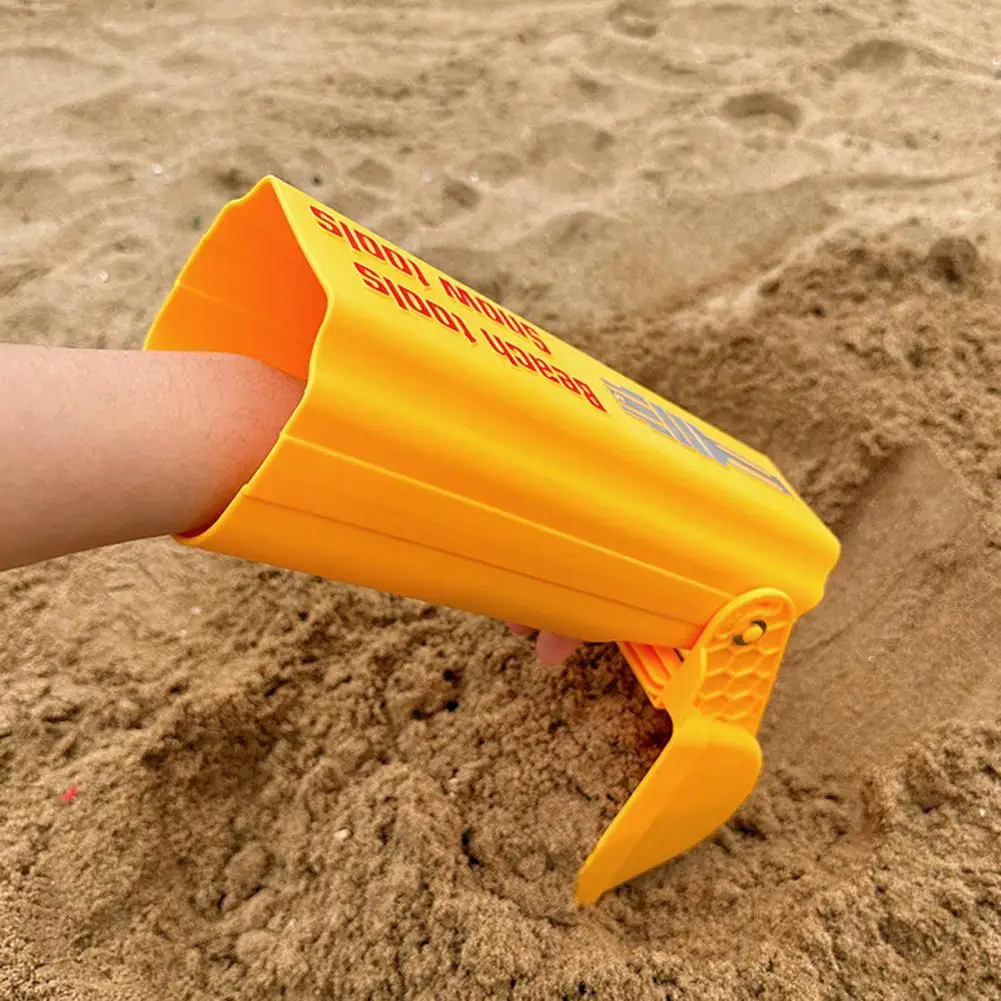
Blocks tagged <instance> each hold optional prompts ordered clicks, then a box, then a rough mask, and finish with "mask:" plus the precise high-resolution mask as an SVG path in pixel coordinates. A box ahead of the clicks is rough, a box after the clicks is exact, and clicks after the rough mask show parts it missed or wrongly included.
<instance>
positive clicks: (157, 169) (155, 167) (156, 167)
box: [149, 163, 163, 177]
mask: <svg viewBox="0 0 1001 1001" xmlns="http://www.w3.org/2000/svg"><path fill="white" fill-rule="evenodd" d="M149 169H150V170H152V171H153V173H154V174H155V175H156V176H157V177H159V176H160V175H161V174H162V173H163V164H162V163H152V164H150V168H149Z"/></svg>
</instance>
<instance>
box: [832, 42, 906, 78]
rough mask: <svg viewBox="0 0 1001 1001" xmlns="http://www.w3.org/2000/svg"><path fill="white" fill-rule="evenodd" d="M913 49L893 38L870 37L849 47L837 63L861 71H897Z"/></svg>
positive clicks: (842, 66) (842, 67) (845, 67)
mask: <svg viewBox="0 0 1001 1001" xmlns="http://www.w3.org/2000/svg"><path fill="white" fill-rule="evenodd" d="M910 53H911V49H910V47H909V46H907V45H905V44H904V43H903V42H898V41H895V40H894V39H892V38H868V39H866V40H865V41H864V42H856V43H855V44H854V45H852V46H851V47H850V48H849V49H847V50H846V51H845V52H844V54H843V55H842V56H841V58H840V59H838V61H837V65H838V66H839V67H840V68H841V69H844V70H856V71H858V72H860V73H882V72H886V71H892V72H896V71H898V70H900V69H902V68H903V66H904V63H906V62H907V57H908V55H910Z"/></svg>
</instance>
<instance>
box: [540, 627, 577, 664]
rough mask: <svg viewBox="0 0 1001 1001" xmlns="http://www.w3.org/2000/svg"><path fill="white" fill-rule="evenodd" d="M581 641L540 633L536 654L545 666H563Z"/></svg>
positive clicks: (554, 634)
mask: <svg viewBox="0 0 1001 1001" xmlns="http://www.w3.org/2000/svg"><path fill="white" fill-rule="evenodd" d="M579 646H580V640H575V639H571V638H570V637H569V636H560V635H559V634H558V633H539V638H538V640H537V641H536V643H535V653H536V656H537V657H538V658H539V660H541V661H542V663H543V664H562V663H563V661H565V660H566V659H567V657H569V656H570V654H572V653H573V652H574V651H575V650H576V649H577V648H578V647H579Z"/></svg>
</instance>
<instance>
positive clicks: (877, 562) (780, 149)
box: [0, 0, 1001, 1001]
mask: <svg viewBox="0 0 1001 1001" xmlns="http://www.w3.org/2000/svg"><path fill="white" fill-rule="evenodd" d="M990 7H991V5H989V4H979V3H974V2H960V0H946V2H941V0H939V2H936V0H877V2H873V3H869V4H865V5H861V4H856V5H852V4H848V3H845V2H841V0H839V2H817V0H800V2H797V3H794V4H781V5H774V6H768V5H761V4H757V3H749V2H743V0H741V2H728V3H719V4H706V3H693V4H678V3H667V2H664V3H657V2H649V3H644V2H637V0H626V2H624V3H619V4H609V3H605V2H595V0H580V2H578V3H575V4H569V3H563V2H561V0H533V2H529V0H520V2H514V3H503V4H501V3H495V4H486V3H483V2H474V0H465V2H463V0H432V2H431V3H429V4H421V5H417V4H411V3H405V2H403V0H381V2H380V3H373V4H359V3H353V2H350V0H343V2H334V3H330V4H322V5H321V4H316V3H312V2H309V0H288V2H287V3H284V4H282V5H269V4H265V3H263V2H261V0H234V2H232V3H226V4H209V3H205V2H203V0H178V2H175V3H169V4H168V3H164V2H162V0H161V2H159V3H158V2H156V0H145V2H126V0H122V2H118V3H111V2H107V0H78V2H75V3H68V2H65V0H23V2H21V0H0V138H2V142H0V337H3V338H4V339H8V340H16V341H26V342H38V343H49V344H77V345H107V346H114V347H120V346H137V345H138V344H140V343H141V339H142V336H143V334H144V331H145V328H146V326H147V325H148V323H149V321H150V320H151V318H152V316H153V315H154V312H155V310H156V309H157V307H158V305H159V303H160V302H161V301H162V299H163V296H164V294H165V293H166V291H167V289H168V287H169V285H170V283H171V281H172V280H173V278H174V276H175V275H176V273H177V271H178V269H179V268H180V267H181V265H182V264H183V262H184V260H185V258H186V256H187V254H188V252H189V251H190V250H191V248H192V247H193V246H194V244H195V242H196V240H197V239H198V237H199V234H200V233H201V232H202V231H203V230H204V227H205V226H206V225H207V223H208V221H209V220H210V219H211V218H212V216H213V215H214V213H215V212H216V211H218V209H219V208H220V207H221V205H222V204H223V203H224V202H225V201H226V200H228V199H229V198H230V197H233V196H236V195H238V194H242V193H243V192H244V191H245V190H246V189H247V188H249V186H250V185H251V184H252V183H253V182H254V181H255V180H257V179H258V177H260V176H261V175H263V174H264V173H267V172H269V171H274V172H277V173H279V174H280V175H281V176H283V177H285V178H286V179H287V180H289V181H291V182H292V183H293V184H296V185H297V186H299V187H302V188H304V189H306V190H309V191H311V192H313V193H314V194H315V195H316V196H317V197H319V198H320V199H322V200H323V201H326V202H328V203H329V204H331V205H334V206H335V207H337V208H339V209H341V210H342V211H344V212H346V213H347V214H349V215H352V216H354V217H355V218H357V219H358V220H359V221H361V222H363V223H365V224H367V225H369V226H371V227H373V228H374V229H376V230H378V231H380V232H382V233H384V234H385V235H386V236H387V237H389V238H391V239H393V240H395V241H397V242H399V243H401V244H403V245H405V246H406V247H408V248H409V249H410V250H412V251H413V252H415V253H418V254H421V255H424V256H425V257H427V258H428V259H430V260H431V261H433V262H434V263H435V264H437V265H439V266H441V267H443V268H445V269H446V270H450V271H452V272H454V273H455V274H456V275H457V276H458V277H460V278H462V279H464V280H466V281H468V282H469V283H471V284H473V285H474V286H476V287H479V288H481V289H482V290H483V291H485V292H487V293H489V294H491V295H493V296H495V297H497V298H499V299H501V300H502V301H503V302H504V303H505V304H507V305H508V306H510V307H511V308H512V309H515V310H517V311H519V312H522V313H524V314H525V315H526V316H528V317H529V318H531V319H532V320H534V321H535V322H537V323H539V324H542V325H543V326H547V327H549V328H550V329H552V330H553V331H554V332H555V333H557V334H558V335H560V336H563V337H565V338H567V339H568V340H570V341H572V342H574V343H576V344H578V345H580V346H581V347H583V348H584V349H586V350H588V351H590V352H592V353H594V354H595V355H596V356H598V357H600V358H602V359H603V360H604V361H606V362H608V363H609V364H611V365H613V366H614V367H616V368H619V369H620V370H622V371H624V372H626V373H628V374H629V375H631V376H633V377H635V378H637V379H639V380H640V381H642V382H644V383H646V384H647V385H649V386H651V387H652V388H654V389H656V390H657V391H659V392H662V393H663V394H665V395H667V396H668V397H670V398H672V399H674V400H676V401H677V402H679V403H680V404H682V405H684V406H686V407H688V408H689V409H691V410H693V411H694V412H696V413H698V414H700V415H702V416H704V417H706V418H708V419H709V420H712V421H714V422H716V423H717V424H719V425H720V426H721V427H723V428H725V429H726V430H728V431H730V432H732V433H734V434H736V435H738V436H740V437H742V438H744V439H745V440H747V441H748V442H749V443H751V444H753V445H755V446H757V447H760V448H762V449H764V450H765V451H767V452H768V453H769V454H770V455H772V456H773V457H774V458H775V459H776V461H778V462H779V464H780V465H781V466H782V468H783V469H784V471H785V472H786V473H787V474H788V475H789V477H790V478H791V479H792V480H793V482H794V483H795V484H796V485H797V487H798V488H799V489H800V490H801V491H802V493H803V495H804V496H805V497H806V499H807V500H808V501H809V502H810V503H811V504H813V505H814V506H815V508H816V510H817V511H818V512H819V513H820V515H821V516H822V517H823V518H824V519H825V520H826V521H827V522H828V523H829V524H830V525H831V526H832V527H833V528H834V529H835V531H836V532H837V533H838V535H839V536H840V537H841V538H842V540H843V542H844V558H843V561H842V563H841V565H840V567H839V569H838V571H837V573H836V574H835V576H834V578H833V580H832V582H831V588H830V593H829V596H828V598H827V600H826V601H825V603H824V604H823V605H822V606H821V607H820V608H819V609H818V610H817V611H816V612H815V613H814V614H813V615H811V616H809V617H808V618H806V619H804V620H803V621H802V622H801V623H800V625H799V627H798V629H797V633H796V636H795V641H794V644H793V646H792V648H791V650H790V653H789V656H788V658H787V661H786V663H785V665H784V668H783V671H782V674H781V677H780V681H779V685H778V688H777V691H776V694H775V697H774V699H773V702H772V704H771V706H770V708H769V712H768V715H767V718H766V721H765V725H764V728H763V731H762V740H763V744H764V749H765V759H766V770H765V774H764V777H763V779H762V781H761V783H760V785H759V787H758V789H757V790H756V791H755V793H754V795H753V796H752V798H751V800H750V801H749V802H748V804H747V805H746V806H745V807H744V808H743V809H742V810H741V811H740V813H739V815H738V816H737V817H736V818H734V820H733V821H732V822H731V823H729V824H728V825H727V826H726V827H725V828H724V829H723V830H721V831H720V832H719V833H718V834H717V835H716V836H714V837H713V838H711V839H710V840H708V841H707V842H706V843H704V844H703V845H701V846H700V847H699V848H698V849H697V850H695V851H693V852H691V853H690V854H689V855H688V856H686V857H685V858H683V859H681V860H680V861H677V862H676V863H673V864H671V865H669V866H665V867H663V868H662V869H660V870H658V871H657V872H655V873H653V874H650V875H648V876H645V877H643V878H641V879H639V880H637V881H636V882H634V883H632V884H630V885H629V886H627V887H624V888H622V889H620V890H618V891H616V892H615V893H612V894H610V895H608V896H607V897H606V898H605V899H604V900H603V901H602V902H601V903H600V904H599V905H598V906H597V907H596V908H594V909H591V910H586V911H580V910H578V909H576V908H575V907H574V906H573V904H572V899H571V887H572V882H573V877H574V874H575V872H576V869H577V867H578V866H579V865H580V863H581V861H582V860H583V859H584V857H585V856H586V854H587V852H588V850H589V849H590V847H591V845H592V844H593V842H594V840H595V838H596V836H597V834H598V833H599V832H600V830H601V829H602V827H603V825H604V824H606V823H607V822H608V820H609V818H610V817H611V816H612V815H613V814H614V812H615V810H616V809H617V807H618V805H619V804H621V802H622V801H623V800H624V798H625V796H626V795H627V794H628V792H629V790H630V789H631V788H633V787H634V786H635V784H636V782H637V781H638V779H639V777H640V775H641V774H642V773H643V771H644V769H645V768H646V767H647V765H648V764H649V763H650V761H651V760H652V759H653V757H654V756H655V755H656V753H657V751H658V748H659V747H660V745H661V744H662V743H663V740H664V738H665V732H664V726H663V719H662V717H661V716H660V715H659V714H657V713H655V712H654V711H653V710H651V709H650V708H649V707H648V706H647V705H646V704H645V702H644V700H643V698H642V695H641V693H640V692H639V690H638V688H637V685H636V684H635V682H634V681H633V680H632V678H631V676H630V674H629V672H628V670H627V669H626V668H625V665H624V664H623V662H622V661H621V659H620V658H619V656H618V655H617V654H616V653H615V651H614V650H612V649H611V648H606V647H597V646H596V647H588V648H586V649H585V650H584V651H583V652H582V653H581V654H580V655H578V656H576V657H574V658H573V659H572V660H571V661H570V662H569V663H568V664H567V665H566V666H565V667H564V668H562V669H553V668H547V667H544V666H542V665H540V664H538V663H537V662H535V660H534V659H533V657H532V654H531V650H530V647H529V646H528V644H527V643H526V642H525V641H523V640H519V639H517V638H515V637H513V636H510V635H508V634H507V633H506V632H505V630H504V629H503V627H502V626H501V625H499V624H498V623H494V622H489V621H484V620H481V619H477V618H473V617H471V616H468V615H465V614H463V613H460V612H455V611H451V610H447V609H441V608H434V607H428V606H424V605H422V604H421V603H419V602H415V601H410V600H404V599H400V598H396V597H392V596H387V595H379V594H373V593H370V592H366V591H361V590H358V589H354V588H350V587H345V586H341V585H338V584H336V583H332V582H327V581H322V580H317V579H311V578H306V577H301V576H296V575H292V574H289V573H284V572H279V571H276V570H272V569H267V568H262V567H259V566H254V565H250V564H245V563H241V562H239V561H235V560H227V559H222V558H214V557H211V556H209V555H206V554H200V553H196V552H190V551H187V550H182V549H181V548H180V547H176V546H174V545H172V544H171V543H169V542H165V541H156V542H150V543H144V544H139V545H133V546H125V547H121V548H117V549H113V550H108V551H105V552H100V553H92V554H87V555H81V556H78V557H74V558H70V559H64V560H58V561H55V562H53V563H50V564H46V565H44V566H40V567H35V568H30V569H26V570H24V571H20V572H16V573H12V574H8V575H4V576H3V577H2V578H0V818H2V821H0V996H2V997H3V998H10V999H12V1001H22V999H23V1001H55V999H60V1001H71V999H72V1001H82V999H87V1001H91V999H100V1001H106V999H107V1001H111V999H116V1001H117V999H130V1001H131V999H136V1001H146V999H157V1001H175V999H178V1001H179V999H191V1001H208V999H213V1001H217V999H222V998H234V999H235V998H240V999H247V1001H258V999H260V1001H263V999H273V998H290V999H291V998H295V999H303V1001H308V999H319V998H337V999H341V998H343V999H356V998H357V999H361V998H365V999H396V998H407V999H427V1001H431V999H434V1001H448V999H463V1001H473V999H478V998H511V999H513V1001H528V999H555V1001H561V999H564V1001H565V999H571V1001H573V999H580V998H597V999H602V1001H606V999H607V1001H616V999H628V1001H695V999H700V1001H701V999H705V1001H709V999H714V1001H720V999H729V998H738V999H751V998H757V999H765V1001H778V999H783V1001H785V999H788V1001H792V999H796V1001H799V999H804V1001H812V999H825V1001H826V999H841V998H867V999H868V998H873V999H898V998H900V999H904V998H907V999H912V998H978V999H979V998H996V997H1001V973H999V972H998V970H999V968H1001V865H999V862H998V857H999V855H998V852H999V847H1001V842H999V836H1001V666H999V653H1001V601H999V599H1001V562H999V561H1001V553H999V549H1001V518H999V516H998V499H999V494H1001V265H999V263H998V262H999V254H1001V225H999V223H998V216H997V211H996V209H997V205H998V203H999V202H998V199H999V195H1001V183H999V182H1001V171H999V163H1001V161H999V150H1001V79H999V75H1001V68H999V67H1001V64H999V63H998V62H997V61H996V60H997V59H998V57H1001V25H999V23H998V21H997V18H996V16H995V13H994V12H992V11H991V9H990Z"/></svg>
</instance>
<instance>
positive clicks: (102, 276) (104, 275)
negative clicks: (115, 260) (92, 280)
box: [97, 271, 110, 285]
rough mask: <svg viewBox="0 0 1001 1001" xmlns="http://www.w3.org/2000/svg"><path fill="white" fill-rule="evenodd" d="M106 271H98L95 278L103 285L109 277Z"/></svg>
mask: <svg viewBox="0 0 1001 1001" xmlns="http://www.w3.org/2000/svg"><path fill="white" fill-rule="evenodd" d="M109 277H110V276H109V275H108V272H107V271H98V273H97V280H98V281H99V282H100V283H101V284H102V285H103V284H104V283H105V282H106V281H107V280H108V278H109Z"/></svg>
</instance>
